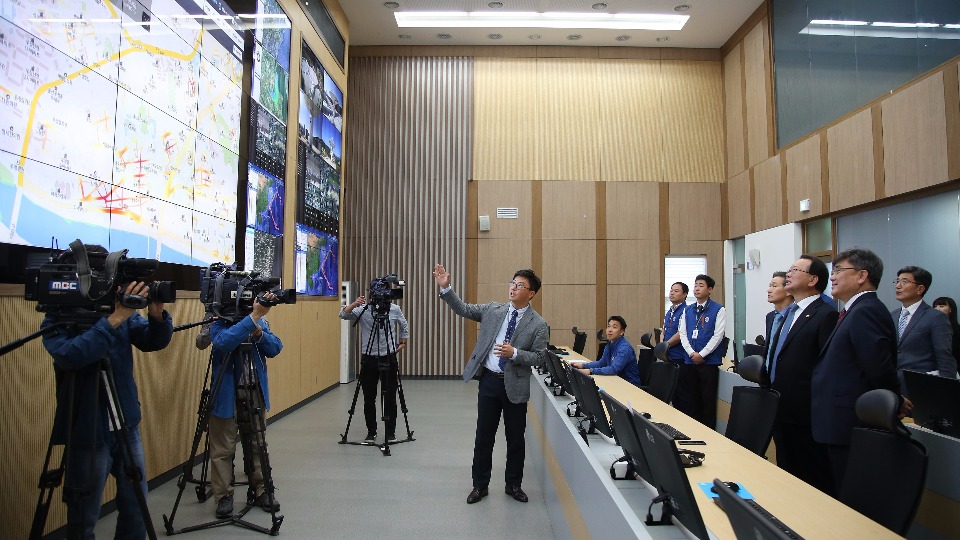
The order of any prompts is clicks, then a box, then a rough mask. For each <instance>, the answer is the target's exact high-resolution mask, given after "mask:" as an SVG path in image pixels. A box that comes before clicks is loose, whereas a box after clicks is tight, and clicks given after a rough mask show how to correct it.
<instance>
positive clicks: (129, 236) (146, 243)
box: [110, 231, 195, 265]
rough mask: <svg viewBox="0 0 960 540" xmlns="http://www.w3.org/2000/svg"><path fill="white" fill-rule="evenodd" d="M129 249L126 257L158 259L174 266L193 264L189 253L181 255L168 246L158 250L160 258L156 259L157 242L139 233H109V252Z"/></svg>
mask: <svg viewBox="0 0 960 540" xmlns="http://www.w3.org/2000/svg"><path fill="white" fill-rule="evenodd" d="M119 249H129V250H130V251H129V252H128V253H127V257H136V258H145V259H159V260H161V261H163V262H168V263H174V264H191V265H192V264H195V262H194V260H193V257H191V256H190V254H189V253H182V252H180V251H177V250H175V249H173V248H171V247H169V246H162V247H161V248H160V257H157V240H156V239H155V238H150V237H148V236H144V235H142V234H139V233H131V232H126V231H111V232H110V250H111V251H116V250H119Z"/></svg>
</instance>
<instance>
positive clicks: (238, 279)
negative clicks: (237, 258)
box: [200, 263, 297, 322]
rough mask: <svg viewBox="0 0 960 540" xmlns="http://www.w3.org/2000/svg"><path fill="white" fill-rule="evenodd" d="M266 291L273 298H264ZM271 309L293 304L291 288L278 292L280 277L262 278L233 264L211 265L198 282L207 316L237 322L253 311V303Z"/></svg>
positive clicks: (293, 294)
mask: <svg viewBox="0 0 960 540" xmlns="http://www.w3.org/2000/svg"><path fill="white" fill-rule="evenodd" d="M268 292H272V293H273V294H274V298H265V297H264V295H265V294H266V293H268ZM255 298H256V300H257V301H258V302H260V304H262V305H264V306H267V307H273V306H275V305H277V304H296V303H297V292H296V291H295V290H294V289H281V288H280V278H275V277H264V276H262V275H260V272H256V271H252V270H250V271H243V270H236V269H235V267H234V266H233V265H226V264H223V263H214V264H212V265H210V267H209V268H207V270H206V271H205V272H204V275H203V278H202V280H201V283H200V301H201V302H203V304H204V306H205V307H206V310H207V312H208V313H212V314H213V315H215V316H217V317H220V318H222V319H226V320H229V321H231V322H237V321H239V320H241V319H243V318H244V317H246V316H247V315H249V314H250V313H252V312H253V301H254V299H255Z"/></svg>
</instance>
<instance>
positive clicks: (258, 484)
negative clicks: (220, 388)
mask: <svg viewBox="0 0 960 540" xmlns="http://www.w3.org/2000/svg"><path fill="white" fill-rule="evenodd" d="M237 398H238V401H240V400H241V399H246V398H249V399H252V400H254V401H253V402H252V403H251V406H255V407H260V408H261V409H262V408H263V397H262V396H260V393H259V392H257V391H251V390H249V389H246V388H242V387H241V388H237ZM251 435H252V437H251V442H252V443H253V444H251V445H250V446H251V447H252V448H251V449H250V453H251V455H252V457H253V474H252V475H250V478H248V480H249V481H250V485H252V486H253V487H254V489H255V490H256V495H257V496H259V495H260V494H261V493H263V471H262V470H261V468H260V452H259V449H258V447H257V444H256V437H259V436H262V434H259V435H258V434H256V433H253V434H251ZM207 437H208V438H209V441H210V485H211V487H212V488H213V499H214V500H215V501H219V500H220V499H222V498H223V497H225V496H227V495H233V486H232V485H231V483H232V481H233V455H234V453H235V452H236V448H237V439H238V437H239V430H238V428H237V418H236V416H234V417H231V418H217V417H216V416H214V415H212V414H211V415H210V424H209V429H208V433H207ZM244 451H246V449H244Z"/></svg>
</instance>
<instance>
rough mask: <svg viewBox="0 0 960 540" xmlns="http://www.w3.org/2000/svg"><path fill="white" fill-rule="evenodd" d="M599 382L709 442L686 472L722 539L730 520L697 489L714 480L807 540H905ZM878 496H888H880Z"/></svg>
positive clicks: (650, 401) (634, 391)
mask: <svg viewBox="0 0 960 540" xmlns="http://www.w3.org/2000/svg"><path fill="white" fill-rule="evenodd" d="M594 380H595V381H596V382H597V386H599V387H601V388H603V389H604V390H606V391H607V392H608V393H609V394H610V395H612V396H614V397H615V398H617V399H618V400H619V401H620V402H622V403H624V404H632V406H633V408H634V409H636V410H638V411H642V412H648V413H650V414H651V416H652V418H651V420H654V421H657V422H666V423H667V424H670V425H671V426H673V427H675V428H677V429H679V430H680V431H682V432H683V433H685V434H687V435H689V436H690V437H692V438H694V439H699V440H702V441H705V442H706V443H707V444H706V445H705V446H690V447H687V448H689V449H691V450H696V451H699V452H703V453H704V454H706V458H705V459H704V462H703V466H701V467H693V468H689V469H686V472H687V477H688V478H689V479H690V483H691V488H692V490H693V494H694V498H695V499H696V500H697V504H698V505H699V507H700V513H701V514H702V515H703V521H704V523H705V524H706V526H707V529H709V530H710V532H711V533H713V534H715V535H717V537H719V538H724V539H726V538H734V534H733V529H732V528H731V527H730V521H729V520H728V519H727V516H726V514H725V513H724V512H723V510H721V509H720V508H719V507H718V506H717V505H716V504H714V503H713V502H712V500H710V499H709V498H708V497H707V496H706V495H705V494H704V493H703V491H702V490H701V489H700V487H699V486H697V482H712V481H713V479H714V478H719V479H721V480H724V481H732V482H738V483H740V484H742V485H743V486H744V487H746V488H747V489H748V490H749V491H750V492H751V493H752V494H753V495H754V497H756V500H757V502H758V503H760V505H762V506H763V507H764V508H766V509H767V511H769V512H770V513H771V514H773V515H775V516H777V518H779V519H780V520H781V521H783V522H784V523H786V524H787V525H788V526H789V527H790V528H792V529H793V530H795V531H796V532H797V534H799V535H801V536H803V537H804V538H808V539H820V538H843V539H849V538H872V539H873V538H899V536H897V535H896V534H894V533H893V532H891V531H890V530H888V529H886V528H885V527H883V526H882V525H879V524H878V523H875V522H874V521H872V520H871V519H869V518H867V517H866V516H863V515H862V514H860V513H858V512H856V511H855V510H853V509H851V508H849V507H847V506H845V505H844V504H842V503H840V502H838V501H836V500H835V499H833V498H832V497H829V496H827V495H824V494H823V493H821V492H820V491H818V490H816V489H814V488H813V487H810V486H809V485H807V484H806V483H805V482H803V481H801V480H799V479H797V478H796V477H794V476H793V475H791V474H789V473H787V472H785V471H783V470H782V469H780V468H779V467H777V466H776V465H774V464H772V463H770V462H768V461H767V460H765V459H764V458H762V457H760V456H758V455H756V454H754V453H752V452H750V451H748V450H747V449H745V448H743V447H741V446H740V445H738V444H737V443H735V442H733V441H731V440H729V439H727V438H726V437H724V436H723V435H721V434H720V433H718V432H716V431H714V430H712V429H709V428H707V427H706V426H704V425H703V424H700V423H699V422H697V421H696V420H694V419H692V418H690V417H689V416H686V415H685V414H683V413H681V412H680V411H678V410H676V409H674V408H673V407H672V406H670V405H668V404H666V403H663V402H662V401H660V400H658V399H656V398H654V397H653V396H651V395H650V394H648V393H646V392H644V391H643V390H640V389H639V388H637V387H635V386H633V385H632V384H630V383H628V382H627V381H625V380H623V379H621V378H620V377H616V376H597V377H594ZM877 496H879V497H882V496H884V494H883V493H878V494H877Z"/></svg>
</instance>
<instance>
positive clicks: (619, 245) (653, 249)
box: [607, 239, 663, 285]
mask: <svg viewBox="0 0 960 540" xmlns="http://www.w3.org/2000/svg"><path fill="white" fill-rule="evenodd" d="M662 265H663V258H662V257H661V256H660V240H659V239H651V240H607V283H608V284H623V285H629V284H654V285H655V284H658V283H660V267H661V266H662Z"/></svg>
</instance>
